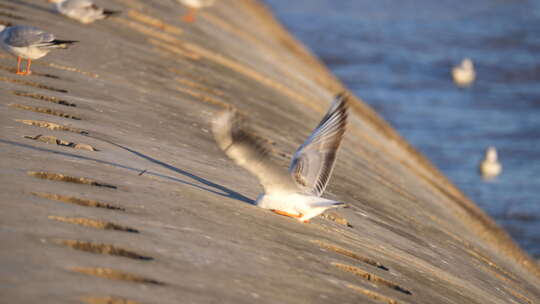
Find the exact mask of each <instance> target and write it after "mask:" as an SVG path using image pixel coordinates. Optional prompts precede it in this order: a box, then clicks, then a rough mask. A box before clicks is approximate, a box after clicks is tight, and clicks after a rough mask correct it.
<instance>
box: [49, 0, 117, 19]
mask: <svg viewBox="0 0 540 304" xmlns="http://www.w3.org/2000/svg"><path fill="white" fill-rule="evenodd" d="M48 1H49V2H51V3H55V9H56V11H57V12H58V13H60V14H62V15H64V16H67V17H69V18H71V19H75V20H77V21H79V22H81V23H84V24H88V23H92V22H94V21H96V20H101V19H105V18H107V17H109V16H112V15H115V14H119V13H120V12H118V11H110V10H106V9H103V8H101V7H99V6H97V5H95V4H94V2H92V0H48Z"/></svg>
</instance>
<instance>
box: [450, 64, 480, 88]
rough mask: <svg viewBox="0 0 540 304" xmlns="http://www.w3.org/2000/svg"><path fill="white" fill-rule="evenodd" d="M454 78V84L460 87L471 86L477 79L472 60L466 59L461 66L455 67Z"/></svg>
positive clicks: (453, 70)
mask: <svg viewBox="0 0 540 304" xmlns="http://www.w3.org/2000/svg"><path fill="white" fill-rule="evenodd" d="M452 78H453V79H454V83H455V84H456V85H458V86H460V87H467V86H470V85H471V84H472V83H473V82H474V80H475V78H476V72H475V71H474V65H473V63H472V60H471V59H469V58H465V59H463V60H462V61H461V63H460V64H459V65H457V66H455V67H453V68H452Z"/></svg>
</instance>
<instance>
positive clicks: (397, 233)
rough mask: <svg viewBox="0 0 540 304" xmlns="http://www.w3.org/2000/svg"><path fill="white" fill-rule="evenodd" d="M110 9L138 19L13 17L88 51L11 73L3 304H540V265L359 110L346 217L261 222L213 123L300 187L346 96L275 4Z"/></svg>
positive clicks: (344, 178)
mask: <svg viewBox="0 0 540 304" xmlns="http://www.w3.org/2000/svg"><path fill="white" fill-rule="evenodd" d="M100 4H103V5H106V6H107V7H108V8H109V9H114V10H122V11H123V13H122V14H121V15H120V16H118V17H116V18H111V19H108V20H104V21H100V22H97V23H94V24H92V25H82V24H79V23H77V22H75V21H72V20H69V19H65V18H63V17H61V16H57V15H55V14H54V13H53V12H52V11H51V9H50V7H49V6H48V5H47V3H46V2H45V1H38V0H20V1H19V0H17V1H15V0H6V1H3V2H2V3H0V21H9V22H12V23H16V24H29V25H35V26H39V27H41V28H43V29H46V30H47V31H50V32H53V33H55V34H56V35H57V37H58V38H59V39H74V40H80V43H79V44H77V45H75V46H74V47H72V48H71V49H69V50H65V51H64V50H58V51H56V52H53V53H51V54H49V55H48V56H47V57H45V58H43V59H41V60H39V61H36V62H35V63H34V65H33V72H34V74H33V75H31V76H28V77H25V76H18V75H15V74H14V73H13V69H14V67H15V64H16V60H15V59H14V58H12V57H10V56H9V55H7V54H5V53H2V55H1V57H0V92H1V94H0V100H1V104H0V122H1V123H0V130H1V131H0V153H1V158H0V193H1V194H0V196H1V197H0V201H1V206H2V209H1V210H2V211H1V212H0V241H1V247H0V248H1V249H0V295H1V297H0V303H81V302H83V303H94V304H96V303H391V304H394V303H538V302H540V288H539V276H538V273H539V271H538V265H537V264H536V263H534V261H532V260H531V259H529V258H528V257H527V256H526V255H525V254H524V253H523V252H522V251H521V250H520V249H519V248H518V247H517V246H515V245H514V243H513V242H512V241H511V240H510V239H509V238H508V236H507V235H506V233H504V232H503V231H502V230H500V229H499V228H498V227H497V226H496V225H495V224H493V222H492V221H491V219H489V218H488V217H487V216H485V215H484V214H483V213H482V212H481V211H480V210H479V209H478V208H477V207H476V206H475V205H474V204H473V203H472V202H470V201H469V200H468V199H467V198H465V197H464V196H463V195H462V194H461V193H460V192H459V191H458V190H457V189H455V188H454V187H453V186H452V185H451V184H450V183H449V182H448V181H447V180H446V178H445V177H444V176H442V175H441V174H440V173H439V172H438V171H437V170H436V169H434V168H433V167H432V166H431V165H430V164H429V163H428V162H427V161H426V160H425V159H424V158H423V157H422V156H421V155H419V154H417V153H416V152H415V151H414V149H412V148H411V147H410V146H409V145H408V144H407V143H406V142H404V141H403V140H402V139H401V138H400V137H399V136H398V135H397V134H396V133H395V132H394V131H393V130H392V129H391V128H390V127H389V126H388V125H386V123H384V122H383V121H382V120H381V119H380V118H379V117H378V116H377V115H376V114H375V113H374V112H373V111H372V110H371V109H369V108H368V107H367V106H366V105H365V104H363V103H362V102H361V101H359V100H356V99H355V101H354V106H353V109H352V112H353V114H352V115H351V116H352V117H351V119H350V126H349V129H348V131H347V134H346V138H345V140H344V144H343V147H342V150H341V151H340V153H339V155H338V160H337V166H336V169H335V171H334V176H333V178H332V179H331V181H330V185H329V187H328V190H327V193H326V196H327V197H331V198H335V199H340V200H342V201H344V202H347V203H348V204H349V208H345V209H339V210H336V211H334V212H332V213H328V214H326V215H325V216H323V217H319V218H316V219H315V220H314V221H312V223H309V224H301V223H298V222H297V221H295V220H292V219H289V218H286V217H282V216H277V215H275V214H273V213H271V212H268V211H265V210H262V209H260V208H257V207H255V206H253V205H252V203H253V200H254V199H255V198H256V196H257V195H258V193H259V192H260V191H261V187H260V185H259V184H258V183H257V181H256V179H254V178H253V177H252V176H250V175H249V174H248V173H247V172H246V171H244V170H242V169H241V168H239V167H237V166H236V165H234V164H233V163H232V162H231V161H230V160H229V159H227V158H226V157H225V156H224V154H223V153H222V152H221V151H220V150H219V149H218V147H217V146H216V145H215V143H214V140H213V138H212V134H211V133H210V131H209V130H210V125H209V123H210V121H211V119H212V116H213V115H214V114H215V113H216V112H217V111H220V110H222V109H223V108H224V107H227V106H234V107H236V108H238V109H239V110H240V111H241V112H242V113H244V114H246V115H249V117H250V119H251V121H252V124H253V127H254V128H255V129H256V130H257V131H258V132H259V133H260V135H261V136H264V137H265V138H268V139H269V142H270V143H271V144H272V146H273V149H274V150H273V152H274V156H275V159H276V161H278V162H279V163H280V164H282V165H283V167H284V168H286V166H287V164H288V162H289V161H290V157H291V154H292V153H293V152H294V151H295V149H296V147H298V145H300V144H301V143H302V142H303V140H304V139H305V137H306V136H307V135H308V134H309V132H310V131H311V129H312V128H313V127H314V126H315V125H316V124H317V123H318V121H319V120H320V118H321V116H322V115H323V113H324V112H325V111H326V108H327V107H328V105H329V104H330V101H331V98H332V96H333V95H334V94H335V93H337V92H339V91H341V90H343V88H342V86H341V84H340V83H339V82H338V81H337V80H336V79H335V78H334V77H333V76H332V75H330V74H329V73H328V72H327V70H326V68H325V67H324V66H322V65H321V64H320V63H319V62H318V61H317V60H316V59H315V58H313V57H312V56H311V55H310V54H309V52H307V51H306V50H305V49H304V48H303V47H302V46H301V45H299V44H298V43H297V42H296V41H295V40H294V39H293V38H292V37H290V36H289V34H288V33H287V32H286V31H285V30H283V28H282V27H281V26H280V25H279V24H277V23H276V22H275V21H274V20H273V19H272V16H271V14H270V13H269V12H268V11H267V10H266V9H265V8H264V7H263V6H261V4H260V3H258V2H256V1H255V0H242V1H236V0H235V1H233V0H223V1H218V3H217V4H216V6H215V7H213V8H211V9H208V10H205V11H202V12H201V13H200V15H199V19H198V21H197V22H196V23H194V24H186V23H183V22H182V21H181V18H180V17H181V16H182V14H183V13H184V12H185V9H184V8H183V7H182V6H180V5H179V4H177V2H176V1H161V0H160V1H158V0H153V1H142V0H114V1H108V2H103V3H100ZM336 47H339V46H336Z"/></svg>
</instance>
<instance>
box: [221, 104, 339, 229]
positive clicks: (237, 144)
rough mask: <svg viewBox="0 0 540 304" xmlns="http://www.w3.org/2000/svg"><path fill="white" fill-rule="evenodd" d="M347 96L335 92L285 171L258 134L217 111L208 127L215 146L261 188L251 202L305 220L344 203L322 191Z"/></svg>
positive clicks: (232, 113)
mask: <svg viewBox="0 0 540 304" xmlns="http://www.w3.org/2000/svg"><path fill="white" fill-rule="evenodd" d="M347 112H348V104H347V97H346V96H344V95H343V94H340V95H338V96H336V98H335V100H334V102H333V103H332V105H331V107H330V109H329V110H328V112H327V113H326V115H325V116H324V117H323V119H322V120H321V122H320V123H319V125H318V126H317V127H316V128H315V130H313V132H312V133H311V135H310V136H309V137H308V138H307V140H306V141H305V142H304V143H303V144H302V145H301V146H300V148H298V150H297V151H296V153H295V154H294V156H293V159H292V162H291V165H290V167H289V172H287V171H286V170H284V169H283V168H281V167H279V166H278V165H276V164H275V163H273V162H272V161H271V160H270V158H269V149H268V147H267V146H266V145H265V143H264V142H263V140H262V139H261V138H260V137H257V136H255V135H253V133H251V132H249V131H248V130H247V129H246V123H245V121H244V120H242V118H241V117H240V116H239V114H238V113H237V112H236V111H235V110H226V111H224V112H221V113H219V114H218V115H217V117H216V118H215V119H214V121H213V124H212V131H213V133H214V137H215V139H216V142H217V144H218V146H219V147H220V148H221V149H222V150H223V151H224V152H225V154H226V155H227V156H228V157H230V158H231V159H232V160H233V161H234V162H235V163H236V164H238V165H240V166H242V167H244V168H245V169H247V170H248V171H249V172H250V173H252V174H253V175H255V176H256V177H257V179H258V180H259V182H260V183H261V184H262V186H263V187H264V192H263V193H262V194H261V195H259V197H258V198H257V201H256V205H257V206H259V207H261V208H265V209H270V210H272V211H273V212H275V213H278V214H281V215H286V216H291V217H295V218H297V219H298V220H299V221H302V222H306V221H308V220H309V219H310V218H312V217H314V216H317V215H319V214H321V213H322V212H324V211H325V210H326V209H329V208H335V207H339V206H342V205H344V203H342V202H338V201H333V200H329V199H325V198H321V197H320V196H321V195H322V194H323V192H324V190H325V188H326V185H327V184H328V181H329V180H330V176H332V170H333V169H334V162H335V159H336V155H337V151H338V149H339V146H340V145H341V141H342V139H343V135H344V134H345V128H346V126H347V116H348V113H347Z"/></svg>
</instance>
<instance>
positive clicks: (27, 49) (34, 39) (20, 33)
mask: <svg viewBox="0 0 540 304" xmlns="http://www.w3.org/2000/svg"><path fill="white" fill-rule="evenodd" d="M75 42H78V41H74V40H57V39H56V38H55V37H54V35H53V34H50V33H47V32H45V31H43V30H41V29H38V28H36V27H33V26H24V25H17V26H9V27H6V26H5V25H0V47H2V48H3V49H4V50H5V51H7V52H8V53H11V54H13V55H15V56H17V74H19V75H30V74H31V73H32V72H31V71H30V65H31V64H32V60H35V59H39V58H41V57H43V56H45V55H47V53H49V52H50V51H51V50H52V49H65V48H67V47H68V46H69V45H71V44H73V43H75ZM22 58H26V59H27V60H28V61H27V64H26V72H23V71H22V70H21V59H22Z"/></svg>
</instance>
